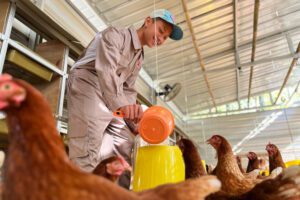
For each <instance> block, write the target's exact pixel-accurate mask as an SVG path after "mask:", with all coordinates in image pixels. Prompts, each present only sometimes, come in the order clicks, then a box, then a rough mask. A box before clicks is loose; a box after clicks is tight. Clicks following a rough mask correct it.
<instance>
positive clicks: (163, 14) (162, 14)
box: [150, 9, 183, 40]
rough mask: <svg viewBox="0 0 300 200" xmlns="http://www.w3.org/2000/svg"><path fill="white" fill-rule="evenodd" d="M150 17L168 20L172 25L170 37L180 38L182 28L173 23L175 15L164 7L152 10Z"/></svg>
mask: <svg viewBox="0 0 300 200" xmlns="http://www.w3.org/2000/svg"><path fill="white" fill-rule="evenodd" d="M150 17H151V18H157V17H159V18H161V19H162V20H164V21H166V22H168V23H169V24H171V25H172V26H173V29H172V33H171V35H170V38H171V39H173V40H180V39H181V38H182V36H183V32H182V29H181V28H180V27H179V26H177V25H176V23H175V17H174V15H172V13H171V12H170V11H168V10H166V9H157V10H154V11H153V12H152V13H151V15H150Z"/></svg>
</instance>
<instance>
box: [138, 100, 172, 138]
mask: <svg viewBox="0 0 300 200" xmlns="http://www.w3.org/2000/svg"><path fill="white" fill-rule="evenodd" d="M174 124H175V123H174V116H173V114H172V113H171V112H170V111H169V110H168V109H166V108H164V107H161V106H152V107H150V108H148V109H147V110H146V111H145V112H144V115H143V118H142V119H141V121H140V123H139V127H138V129H139V134H140V136H141V137H142V138H143V140H145V141H146V142H148V143H150V144H158V143H161V142H163V141H164V140H165V139H166V138H167V137H168V136H169V135H170V134H171V133H172V132H173V130H174Z"/></svg>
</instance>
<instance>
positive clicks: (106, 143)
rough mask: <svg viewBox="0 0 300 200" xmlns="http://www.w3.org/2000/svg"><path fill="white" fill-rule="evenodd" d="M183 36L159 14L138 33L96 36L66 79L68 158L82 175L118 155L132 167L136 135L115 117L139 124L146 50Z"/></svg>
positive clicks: (170, 19)
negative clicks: (138, 89) (138, 99)
mask: <svg viewBox="0 0 300 200" xmlns="http://www.w3.org/2000/svg"><path fill="white" fill-rule="evenodd" d="M182 36H183V33H182V30H181V29H180V27H178V26H176V25H175V22H174V17H173V15H172V14H171V13H170V12H169V11H167V10H164V9H160V10H155V11H154V12H153V13H152V14H151V16H149V17H147V18H146V19H145V22H144V25H143V26H142V27H141V28H139V29H138V30H135V29H134V28H133V27H130V28H128V29H124V28H114V27H109V28H107V29H106V30H104V31H103V32H101V33H98V34H97V35H96V36H95V38H94V39H93V41H92V42H91V43H90V44H89V46H88V47H87V48H86V50H85V51H84V53H83V54H82V55H81V56H80V59H79V60H78V61H77V62H76V63H75V65H74V66H73V67H72V69H71V72H70V75H69V79H68V113H69V122H68V127H69V130H68V135H69V157H70V159H71V160H72V161H73V162H74V163H75V164H76V165H78V166H79V167H80V168H81V169H82V170H84V171H87V172H91V171H93V169H94V168H95V167H96V166H97V164H98V163H100V161H101V160H104V159H106V158H108V157H111V156H113V155H116V154H117V155H121V156H123V157H124V158H125V160H126V161H127V162H129V163H130V154H131V150H132V147H133V142H134V136H135V135H134V134H132V133H131V131H130V129H129V128H128V126H127V125H126V123H125V122H124V120H123V119H121V118H117V117H114V116H113V114H112V113H113V112H114V111H116V110H121V111H122V112H123V114H124V119H126V120H128V121H132V122H135V123H138V122H139V120H140V119H141V117H142V115H143V111H142V108H141V106H140V105H138V104H136V96H137V93H136V91H135V89H134V83H135V81H136V78H137V76H138V72H139V71H140V69H141V63H142V61H143V57H144V54H143V46H148V47H150V48H152V47H154V46H155V45H162V44H163V43H164V42H165V40H166V39H167V38H168V37H170V38H172V39H174V40H180V39H181V38H182ZM123 185H124V184H123ZM125 185H127V186H128V183H127V184H125Z"/></svg>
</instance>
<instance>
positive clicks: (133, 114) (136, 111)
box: [119, 104, 143, 123]
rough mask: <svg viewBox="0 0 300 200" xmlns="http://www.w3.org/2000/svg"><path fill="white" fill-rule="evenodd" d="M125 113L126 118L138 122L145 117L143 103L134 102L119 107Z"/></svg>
mask: <svg viewBox="0 0 300 200" xmlns="http://www.w3.org/2000/svg"><path fill="white" fill-rule="evenodd" d="M119 110H120V111H122V112H123V114H124V119H127V120H130V121H134V122H135V123H138V122H139V121H140V120H141V119H142V117H143V109H142V106H141V105H138V104H133V105H127V106H123V107H121V108H120V109H119Z"/></svg>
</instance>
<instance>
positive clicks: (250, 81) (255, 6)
mask: <svg viewBox="0 0 300 200" xmlns="http://www.w3.org/2000/svg"><path fill="white" fill-rule="evenodd" d="M259 3H260V2H259V0H255V4H254V16H253V39H252V53H251V62H254V59H255V50H256V36H257V25H258V14H259ZM253 69H254V66H251V68H250V77H249V90H248V106H249V103H250V96H251V87H252V79H253Z"/></svg>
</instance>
